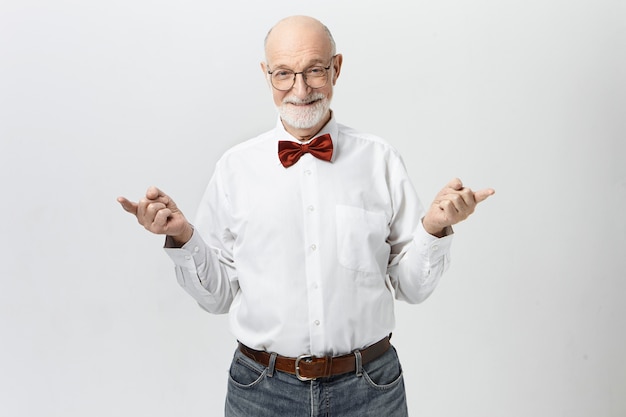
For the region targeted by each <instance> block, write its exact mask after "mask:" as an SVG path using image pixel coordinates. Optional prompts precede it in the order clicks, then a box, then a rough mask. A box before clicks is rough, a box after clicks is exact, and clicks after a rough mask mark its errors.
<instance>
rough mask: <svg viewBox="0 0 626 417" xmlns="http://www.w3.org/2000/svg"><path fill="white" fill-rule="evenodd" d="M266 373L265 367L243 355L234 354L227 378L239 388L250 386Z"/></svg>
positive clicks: (255, 383)
mask: <svg viewBox="0 0 626 417" xmlns="http://www.w3.org/2000/svg"><path fill="white" fill-rule="evenodd" d="M265 375H267V368H263V367H262V366H261V365H259V364H257V363H255V362H252V361H251V360H250V359H248V358H246V357H244V356H243V355H235V358H234V359H233V362H232V363H231V365H230V370H229V372H228V376H229V380H230V382H231V383H233V384H234V385H235V386H237V387H239V388H252V387H254V386H255V385H257V384H258V383H259V382H261V381H262V380H263V379H264V378H265Z"/></svg>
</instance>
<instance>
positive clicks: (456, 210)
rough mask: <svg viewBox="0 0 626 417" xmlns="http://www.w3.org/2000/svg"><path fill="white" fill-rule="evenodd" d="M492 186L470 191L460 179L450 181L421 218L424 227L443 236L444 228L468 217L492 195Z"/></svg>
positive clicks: (429, 231) (434, 234)
mask: <svg viewBox="0 0 626 417" xmlns="http://www.w3.org/2000/svg"><path fill="white" fill-rule="evenodd" d="M494 193H495V190H494V189H493V188H485V189H484V190H480V191H472V190H471V189H469V188H467V187H464V186H463V183H462V182H461V180H460V179H458V178H455V179H453V180H452V181H450V182H449V183H448V184H447V185H446V186H445V187H444V188H443V189H442V190H441V191H439V193H438V194H437V196H436V197H435V199H434V201H433V202H432V204H431V205H430V208H429V209H428V212H427V213H426V215H425V216H424V218H423V219H422V224H423V225H424V229H425V230H426V231H427V232H428V233H430V234H431V235H433V236H437V237H442V236H445V235H446V234H447V233H446V229H447V228H448V227H450V226H452V225H453V224H457V223H459V222H461V221H463V220H465V219H467V218H468V217H469V215H470V214H472V213H473V212H474V209H475V208H476V205H477V204H478V203H480V202H481V201H484V200H486V199H487V197H489V196H491V195H493V194H494Z"/></svg>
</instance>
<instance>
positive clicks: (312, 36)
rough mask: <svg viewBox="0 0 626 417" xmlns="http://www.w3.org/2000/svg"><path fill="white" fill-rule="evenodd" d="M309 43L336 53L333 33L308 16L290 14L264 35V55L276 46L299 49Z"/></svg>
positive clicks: (331, 53) (272, 50) (332, 53)
mask: <svg viewBox="0 0 626 417" xmlns="http://www.w3.org/2000/svg"><path fill="white" fill-rule="evenodd" d="M311 44H315V45H317V46H318V47H322V48H323V47H326V48H327V49H328V51H329V53H330V55H331V56H332V55H335V53H336V46H335V40H334V39H333V35H332V34H331V33H330V30H329V29H328V28H327V27H326V26H325V25H324V24H322V22H320V21H319V20H317V19H314V18H312V17H309V16H290V17H287V18H284V19H282V20H280V21H279V22H278V23H276V24H275V25H274V27H272V28H271V29H270V30H269V32H268V33H267V36H265V56H266V58H267V57H268V55H270V54H271V53H272V52H274V51H275V50H276V49H277V48H291V49H293V50H299V49H301V48H303V47H304V48H306V47H307V46H310V45H311Z"/></svg>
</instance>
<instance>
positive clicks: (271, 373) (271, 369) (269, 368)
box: [267, 352, 278, 378]
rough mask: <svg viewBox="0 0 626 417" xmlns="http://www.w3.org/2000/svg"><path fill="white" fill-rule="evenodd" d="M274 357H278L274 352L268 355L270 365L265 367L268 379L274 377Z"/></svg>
mask: <svg viewBox="0 0 626 417" xmlns="http://www.w3.org/2000/svg"><path fill="white" fill-rule="evenodd" d="M276 356H278V354H277V353H276V352H274V353H272V354H271V355H270V363H269V364H268V365H267V376H268V377H269V378H271V377H273V376H274V369H275V368H276Z"/></svg>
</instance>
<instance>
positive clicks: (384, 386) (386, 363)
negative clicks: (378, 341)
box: [363, 346, 403, 390]
mask: <svg viewBox="0 0 626 417" xmlns="http://www.w3.org/2000/svg"><path fill="white" fill-rule="evenodd" d="M363 379H365V381H367V383H368V384H369V385H370V386H371V387H373V388H376V389H379V390H388V389H391V388H394V387H395V386H397V385H399V384H400V383H401V382H402V379H403V378H402V366H401V365H400V361H399V360H398V356H397V354H396V351H395V349H394V347H393V346H392V347H391V348H389V350H388V351H387V352H386V353H385V354H384V355H383V356H382V357H380V358H379V359H377V360H375V361H373V362H371V363H370V364H367V365H365V366H364V367H363Z"/></svg>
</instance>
